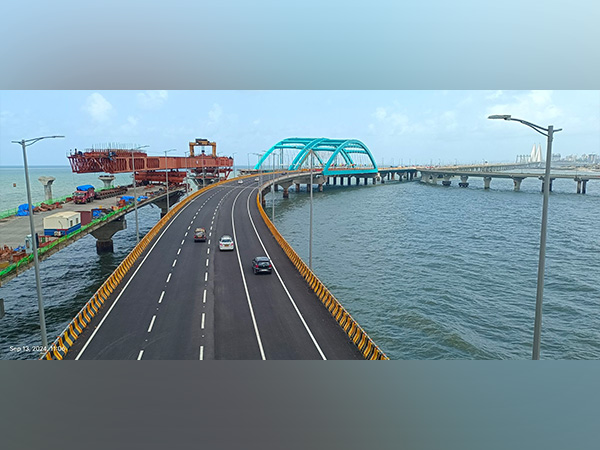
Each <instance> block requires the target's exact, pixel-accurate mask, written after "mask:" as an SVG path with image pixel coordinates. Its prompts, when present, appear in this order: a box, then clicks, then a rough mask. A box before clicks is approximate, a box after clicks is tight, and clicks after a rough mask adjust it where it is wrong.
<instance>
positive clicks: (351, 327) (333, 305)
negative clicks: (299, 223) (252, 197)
mask: <svg viewBox="0 0 600 450" xmlns="http://www.w3.org/2000/svg"><path fill="white" fill-rule="evenodd" d="M256 204H257V205H258V210H259V211H260V215H261V216H262V218H263V220H264V222H265V224H266V225H267V227H268V228H269V230H270V231H271V233H272V234H273V237H274V238H275V240H276V241H277V243H278V244H279V245H280V246H281V248H282V249H283V251H284V252H285V254H286V255H287V256H288V258H289V259H290V261H292V263H293V264H294V266H296V268H297V269H298V272H300V274H301V275H302V276H303V277H304V279H305V280H306V282H307V283H308V285H309V286H310V288H311V289H312V290H313V291H314V292H315V294H316V295H317V297H318V298H319V300H321V302H322V303H323V305H324V306H325V308H327V310H328V311H329V313H330V314H331V315H332V317H333V318H334V319H335V320H336V321H337V323H338V324H339V325H340V326H341V327H342V329H343V330H344V331H345V332H346V334H348V336H349V337H350V339H351V340H352V342H354V344H355V345H356V346H357V347H358V349H359V350H360V351H361V352H362V355H363V357H364V358H365V359H371V360H375V359H378V360H382V359H389V358H388V357H387V356H386V355H385V353H383V352H382V351H381V350H380V349H379V347H378V346H377V345H376V344H375V342H373V340H372V339H371V338H370V337H369V336H368V335H367V333H366V332H365V331H364V330H363V329H362V328H361V327H360V325H359V324H358V323H357V322H356V320H354V319H353V318H352V316H351V315H350V313H349V312H348V311H346V309H345V308H344V307H343V306H342V305H341V303H340V302H339V301H338V300H337V299H336V298H335V297H334V295H333V294H332V293H331V292H330V291H329V289H327V287H325V285H324V284H323V283H322V282H321V280H319V278H317V276H316V275H315V274H314V273H313V272H312V270H310V269H309V268H308V266H307V265H306V264H305V263H304V261H302V258H300V256H298V254H297V253H296V251H295V250H294V249H293V248H292V246H291V245H290V244H288V242H287V241H286V240H285V239H284V238H283V236H282V235H281V233H279V230H277V228H275V225H273V222H271V219H269V217H268V216H267V214H266V213H265V210H264V209H263V207H262V205H261V204H260V199H259V196H258V195H257V196H256Z"/></svg>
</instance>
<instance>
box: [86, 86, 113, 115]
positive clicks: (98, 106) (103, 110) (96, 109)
mask: <svg viewBox="0 0 600 450" xmlns="http://www.w3.org/2000/svg"><path fill="white" fill-rule="evenodd" d="M83 110H84V111H86V112H87V113H88V114H89V115H90V116H91V118H92V119H93V120H94V121H96V122H106V121H107V120H109V119H110V116H111V115H112V113H113V111H114V108H113V106H112V105H111V104H110V103H109V102H108V100H106V99H105V98H104V97H103V96H102V95H100V94H98V93H97V92H94V93H93V94H92V95H90V96H89V97H88V98H87V99H86V101H85V104H84V105H83Z"/></svg>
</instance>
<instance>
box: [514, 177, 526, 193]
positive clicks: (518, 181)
mask: <svg viewBox="0 0 600 450" xmlns="http://www.w3.org/2000/svg"><path fill="white" fill-rule="evenodd" d="M524 179H525V178H513V184H514V186H515V191H520V190H521V182H522V181H523V180H524Z"/></svg>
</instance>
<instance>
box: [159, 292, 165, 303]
mask: <svg viewBox="0 0 600 450" xmlns="http://www.w3.org/2000/svg"><path fill="white" fill-rule="evenodd" d="M164 296H165V291H162V293H161V294H160V298H159V299H158V303H162V299H163V297H164Z"/></svg>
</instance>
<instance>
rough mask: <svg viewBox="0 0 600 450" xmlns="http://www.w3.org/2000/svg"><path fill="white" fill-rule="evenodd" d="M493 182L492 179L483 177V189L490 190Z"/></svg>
mask: <svg viewBox="0 0 600 450" xmlns="http://www.w3.org/2000/svg"><path fill="white" fill-rule="evenodd" d="M491 181H492V177H483V188H484V189H489V188H490V182H491Z"/></svg>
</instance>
